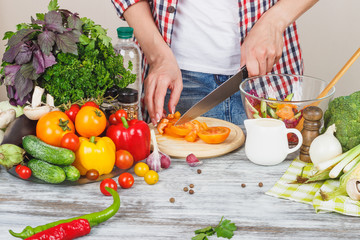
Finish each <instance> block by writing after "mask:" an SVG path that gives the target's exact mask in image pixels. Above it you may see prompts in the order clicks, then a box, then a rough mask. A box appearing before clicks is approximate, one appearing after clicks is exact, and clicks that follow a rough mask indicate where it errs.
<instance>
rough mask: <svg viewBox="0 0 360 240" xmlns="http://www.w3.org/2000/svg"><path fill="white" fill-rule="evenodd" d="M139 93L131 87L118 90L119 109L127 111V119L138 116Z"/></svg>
mask: <svg viewBox="0 0 360 240" xmlns="http://www.w3.org/2000/svg"><path fill="white" fill-rule="evenodd" d="M138 96H139V93H138V91H137V90H136V89H133V88H123V89H121V90H119V92H118V97H117V100H118V103H119V109H124V110H125V111H126V112H127V116H128V118H127V120H132V119H138V116H139V100H138V99H139V98H138Z"/></svg>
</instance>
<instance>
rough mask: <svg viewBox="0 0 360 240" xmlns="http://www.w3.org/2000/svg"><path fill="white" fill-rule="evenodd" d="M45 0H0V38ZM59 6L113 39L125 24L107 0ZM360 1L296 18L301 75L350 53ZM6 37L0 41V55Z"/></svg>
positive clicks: (357, 35) (330, 68) (318, 73)
mask: <svg viewBox="0 0 360 240" xmlns="http://www.w3.org/2000/svg"><path fill="white" fill-rule="evenodd" d="M48 3H49V0H18V1H9V0H0V39H2V36H3V35H4V32H6V31H9V30H11V31H15V26H16V24H18V23H21V22H29V21H30V16H35V14H36V13H38V12H47V5H48ZM59 4H60V7H61V8H65V9H69V10H71V11H72V12H78V13H79V14H80V17H88V18H91V19H93V20H94V21H95V22H96V23H98V24H101V25H102V26H103V27H104V28H106V29H108V34H109V36H110V37H112V38H113V39H115V40H116V28H117V27H119V26H126V22H123V21H121V20H120V19H119V18H118V17H117V14H116V12H115V10H114V7H113V5H112V3H111V1H110V0H105V1H99V0H59ZM359 10H360V1H359V0H347V1H338V0H326V1H319V2H318V3H317V4H316V5H315V6H314V7H313V8H312V9H310V10H309V11H308V12H306V13H305V14H304V15H303V16H302V17H301V18H300V19H299V21H298V28H299V32H300V43H301V46H302V49H303V57H304V61H305V75H309V76H314V77H318V78H322V79H324V80H326V81H328V82H330V81H331V80H332V78H333V77H334V76H335V75H336V73H337V72H338V71H339V70H340V69H341V68H342V66H343V65H344V64H345V63H346V62H347V60H348V59H349V58H350V57H351V56H352V55H353V53H354V52H355V51H356V50H357V49H358V48H359V47H360V28H359V26H360V14H359ZM5 44H6V41H3V40H1V41H0V56H1V57H2V54H3V52H4V51H5ZM336 88H337V91H336V96H340V95H348V94H350V93H352V92H354V91H357V90H360V59H358V60H357V61H356V62H355V63H354V64H353V65H352V67H351V68H350V69H349V70H348V71H347V72H346V74H345V75H344V76H343V77H342V78H341V80H340V82H339V83H338V84H337V85H336ZM3 99H6V93H5V90H4V87H3V86H2V87H1V88H0V100H3Z"/></svg>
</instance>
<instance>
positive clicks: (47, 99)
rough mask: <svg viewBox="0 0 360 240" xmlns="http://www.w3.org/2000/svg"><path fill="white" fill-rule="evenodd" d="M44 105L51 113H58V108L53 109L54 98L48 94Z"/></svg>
mask: <svg viewBox="0 0 360 240" xmlns="http://www.w3.org/2000/svg"><path fill="white" fill-rule="evenodd" d="M46 104H47V105H49V106H50V107H51V112H52V111H60V109H59V108H57V107H55V102H54V97H53V96H51V95H50V94H46Z"/></svg>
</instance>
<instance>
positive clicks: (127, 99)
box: [117, 88, 138, 103]
mask: <svg viewBox="0 0 360 240" xmlns="http://www.w3.org/2000/svg"><path fill="white" fill-rule="evenodd" d="M117 99H118V101H119V102H121V103H136V102H137V101H138V90H136V89H133V88H123V89H120V90H119V92H118V98H117Z"/></svg>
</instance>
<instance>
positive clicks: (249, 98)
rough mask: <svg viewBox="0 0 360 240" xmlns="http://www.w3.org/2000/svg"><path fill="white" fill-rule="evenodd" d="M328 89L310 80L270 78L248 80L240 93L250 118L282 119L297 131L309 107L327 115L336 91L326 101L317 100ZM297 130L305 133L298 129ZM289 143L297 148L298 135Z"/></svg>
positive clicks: (294, 77)
mask: <svg viewBox="0 0 360 240" xmlns="http://www.w3.org/2000/svg"><path fill="white" fill-rule="evenodd" d="M327 85H328V83H327V82H326V81H324V80H321V79H318V78H314V77H309V76H302V75H287V74H268V75H264V76H258V77H251V78H247V79H245V80H244V81H243V82H242V83H241V84H240V93H241V100H242V103H243V105H244V109H245V112H246V116H247V118H249V119H252V118H275V119H280V120H282V121H283V122H284V123H285V125H286V127H287V128H296V127H297V126H298V123H299V122H300V120H301V119H302V112H303V109H304V108H306V107H307V106H318V107H319V108H320V109H321V110H322V111H323V113H324V112H325V110H326V109H327V107H328V104H329V102H330V101H331V100H332V99H333V97H334V93H335V87H332V88H331V89H330V91H329V92H328V93H327V95H326V96H325V97H323V98H319V99H318V98H317V97H318V96H319V94H320V93H321V92H322V91H323V90H324V89H325V87H326V86H327ZM298 130H300V131H301V130H302V129H299V126H298ZM288 140H289V144H290V145H294V144H297V137H296V135H295V134H291V135H289V136H288Z"/></svg>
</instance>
